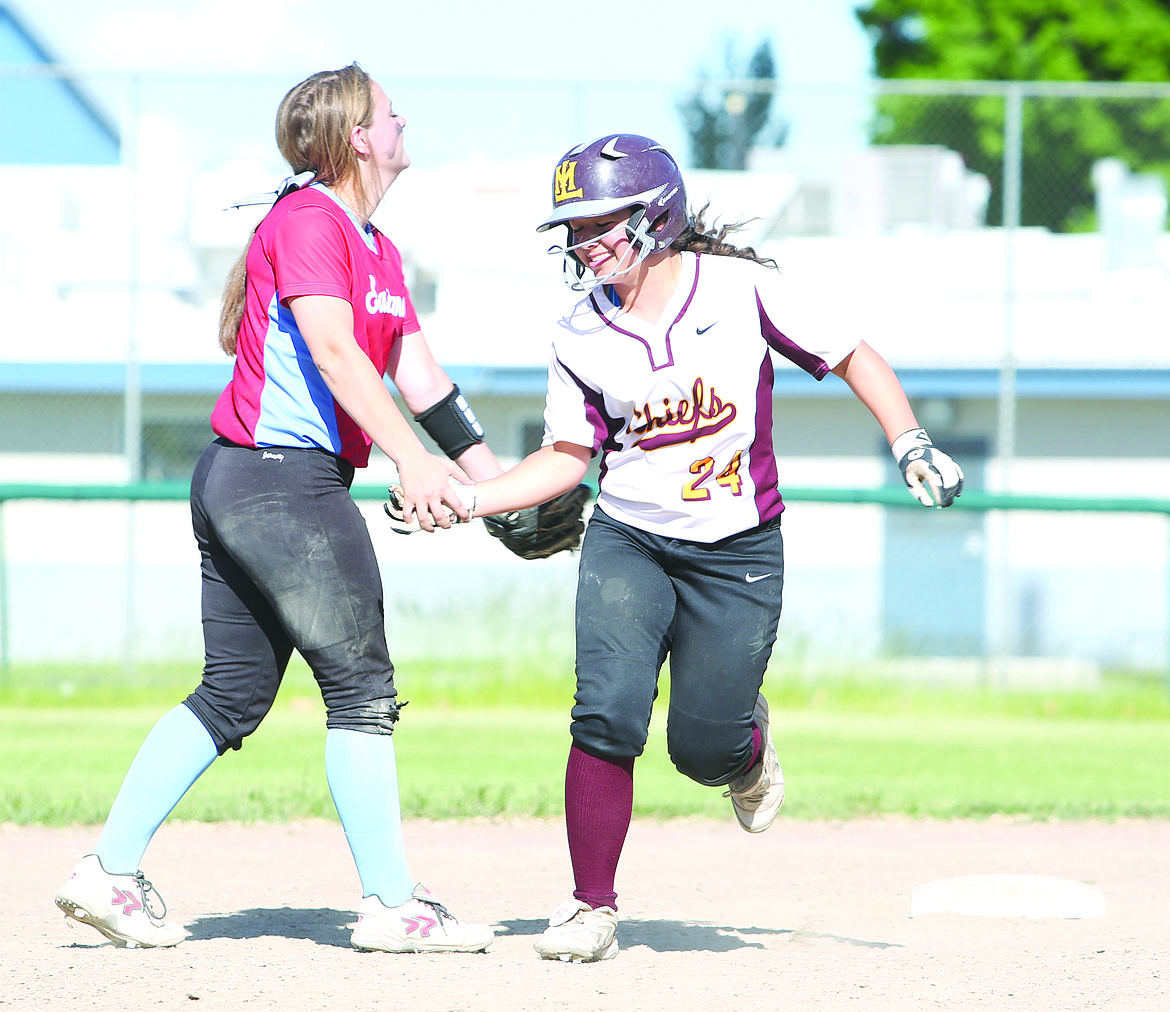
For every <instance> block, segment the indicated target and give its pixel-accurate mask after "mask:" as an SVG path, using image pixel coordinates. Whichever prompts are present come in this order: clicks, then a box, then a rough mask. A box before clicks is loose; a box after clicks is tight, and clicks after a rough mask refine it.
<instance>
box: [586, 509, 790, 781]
mask: <svg viewBox="0 0 1170 1012" xmlns="http://www.w3.org/2000/svg"><path fill="white" fill-rule="evenodd" d="M783 584H784V545H783V539H782V537H781V533H780V519H779V517H777V518H776V519H774V520H771V521H768V522H767V523H765V524H763V525H762V526H760V527H756V528H753V529H752V530H748V531H744V532H743V533H741V534H736V535H733V536H732V537H729V538H725V539H723V540H722V541H717V542H714V543H712V544H702V543H699V542H694V541H682V540H679V539H676V538H666V537H662V536H661V535H656V534H650V533H647V532H646V531H641V530H637V529H635V528H633V527H630V526H628V525H626V524H623V523H620V522H618V521H616V520H614V519H612V518H611V517H608V516H606V514H604V513H603V512H601V510H600V509H597V510H595V511H594V513H593V516H592V519H591V520H590V523H589V527H588V529H587V530H586V532H585V539H584V542H583V543H582V547H581V561H580V571H579V575H578V580H577V606H576V621H577V693H576V697H575V698H576V704H575V705H574V707H573V723H572V729H571V730H572V735H573V741H574V743H575V744H576V745H577V746H578V747H579V748H581V749H583V750H584V751H585V752H588V753H590V754H592V755H596V756H600V757H602V758H624V757H629V756H637V755H641V754H642V750H643V748H644V747H645V744H646V736H647V731H648V728H649V724H650V712H651V707H652V706H653V703H654V700H655V698H656V696H657V694H658V688H657V686H658V673H659V670H660V669H661V667H662V664H663V663H664V661H665V660H666V658H667V656H668V655H669V657H670V706H669V709H668V711H667V725H666V736H667V747H668V749H669V752H670V758H671V761H672V762H673V763H674V765H675V767H676V768H677V769H678V770H679V772H681V773H683V774H685V775H686V776H688V777H690V778H691V779H692V780H695V781H697V782H698V783H701V784H706V785H708V786H715V785H719V784H726V783H727V782H728V781H730V780H731V779H732V778H733V777H735V776H738V775H739V774H740V773H742V772H743V770H744V768H745V767H746V766H747V764H748V762H749V761H750V760H751V755H752V733H751V726H752V711H753V709H754V708H755V704H756V696H757V694H758V693H759V690H760V686H761V684H762V683H763V679H764V670H765V668H766V667H767V664H768V658H769V656H770V655H771V653H772V646H773V644H774V643H775V641H776V628H777V625H778V623H779V621H780V606H781V600H782V597H783Z"/></svg>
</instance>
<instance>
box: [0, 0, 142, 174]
mask: <svg viewBox="0 0 1170 1012" xmlns="http://www.w3.org/2000/svg"><path fill="white" fill-rule="evenodd" d="M0 108H2V109H3V110H4V130H3V131H0V164H2V165H117V164H118V163H119V162H120V161H121V138H120V136H119V133H118V130H117V128H116V127H115V125H114V124H113V123H112V122H111V121H110V119H109V118H108V117H107V116H106V115H105V114H104V113H103V112H102V111H101V110H100V109H99V108H98V106H97V104H96V103H95V102H94V100H93V99H91V98H90V97H89V96H88V95H87V94H86V93H85V90H84V88H83V86H82V85H81V84H79V83H78V81H77V80H76V79H75V78H74V77H71V76H68V75H67V74H66V73H65V72H63V71H62V70H60V69H59V68H58V61H57V60H56V58H55V57H54V56H53V54H52V53H51V52H50V51H49V50H48V49H47V48H46V47H45V46H44V45H43V44H42V43H41V42H40V41H39V40H38V39H37V38H36V36H35V35H34V34H33V32H32V31H31V30H30V29H29V27H28V26H27V25H26V24H25V23H24V22H23V21H22V20H21V18H20V17H19V15H18V14H16V13H15V12H14V11H13V10H12V9H11V7H9V6H8V5H6V4H0Z"/></svg>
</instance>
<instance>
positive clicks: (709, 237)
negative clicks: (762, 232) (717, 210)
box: [670, 204, 776, 267]
mask: <svg viewBox="0 0 1170 1012" xmlns="http://www.w3.org/2000/svg"><path fill="white" fill-rule="evenodd" d="M710 206H711V205H710V204H704V205H703V206H702V207H701V208H700V209H699V210H698V211H697V212H696V213H695V214H694V215H693V217H692V218H691V222H690V224H689V225H688V226H687V227H686V228H685V229H683V232H682V235H680V236H679V237H678V238H677V239H675V241H674V242H672V243H671V244H670V246H671V249H676V250H684V251H686V252H689V253H709V254H711V255H712V256H719V257H740V258H741V259H743V260H752V261H754V262H755V263H758V264H762V265H763V266H765V267H776V261H775V260H773V259H772V258H771V257H763V256H760V254H758V253H757V252H756V251H755V250H754V249H752V247H751V246H735V245H733V244H732V243H729V242H728V241H727V237H728V236H729V235H731V234H732V233H733V232H739V231H741V230H742V229H743V228H745V227H746V226H747V224H748V222H736V223H733V224H727V225H721V226H719V227H718V228H717V229H715V228H709V227H708V226H707V224H706V222H705V221H704V216H705V215H706V213H707V210H708V208H709V207H710Z"/></svg>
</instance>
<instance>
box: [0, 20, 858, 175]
mask: <svg viewBox="0 0 1170 1012" xmlns="http://www.w3.org/2000/svg"><path fill="white" fill-rule="evenodd" d="M855 4H856V0H812V2H809V0H746V2H745V0H739V2H737V3H734V4H722V5H720V4H711V3H710V2H709V0H665V2H654V3H651V2H648V0H625V2H623V3H621V4H618V5H612V7H611V5H602V4H584V3H572V4H561V3H557V2H555V0H553V2H550V0H515V2H512V3H490V2H485V0H438V2H434V3H421V2H419V0H410V2H396V0H389V2H386V0H383V2H377V3H369V2H366V0H358V2H351V3H348V4H341V5H335V6H333V7H331V8H329V10H328V13H327V14H326V13H322V10H323V8H322V6H321V5H320V4H318V3H314V2H310V0H101V2H100V3H95V2H94V0H10V6H11V7H12V8H13V9H14V10H16V11H17V12H18V13H19V14H20V16H22V17H23V18H24V20H25V21H26V22H27V23H28V24H29V25H30V26H31V27H32V28H33V29H34V31H35V32H36V34H37V35H38V36H39V37H40V39H41V40H42V42H43V43H45V44H46V46H47V47H48V48H49V49H50V50H52V51H54V52H55V53H57V54H58V55H59V56H60V57H61V58H62V59H63V60H64V61H67V62H69V63H72V64H74V65H76V66H79V67H81V68H86V69H91V70H96V71H113V70H132V71H142V72H153V73H165V74H167V75H172V76H173V75H175V74H176V73H180V74H196V75H197V74H201V73H203V72H209V71H214V72H215V73H217V74H221V75H222V74H230V75H249V78H250V84H249V87H248V88H246V89H244V93H246V95H247V96H248V97H247V99H242V98H241V93H238V92H234V91H227V92H223V91H220V90H219V89H218V88H210V89H209V88H205V87H200V86H199V85H197V84H196V83H194V82H193V81H192V80H191V79H188V80H187V82H186V83H185V84H183V85H182V86H181V87H180V85H179V84H177V83H176V84H175V86H174V88H173V89H172V90H169V91H168V92H166V94H165V95H160V94H159V93H157V92H151V93H150V96H149V97H148V98H147V99H146V102H147V103H148V104H149V105H150V108H149V109H148V112H149V114H150V116H151V117H157V118H158V120H159V121H160V122H162V123H163V124H164V126H163V129H162V131H161V133H160V135H159V139H160V142H166V141H168V140H176V143H180V146H181V147H182V149H183V151H184V152H186V154H187V155H188V156H189V157H190V158H192V159H194V160H196V161H207V160H208V159H209V158H212V157H213V156H212V155H210V154H209V151H211V150H214V151H215V156H214V158H221V159H222V158H227V157H230V156H239V157H246V156H247V155H248V154H252V153H254V151H255V150H258V149H259V148H261V147H265V146H267V147H268V148H271V147H272V144H271V123H272V116H273V114H274V112H275V104H276V102H277V101H278V100H279V97H280V94H282V93H283V90H284V89H286V88H287V87H288V86H289V85H291V84H293V83H295V82H296V81H297V80H299V79H301V78H302V77H304V76H305V75H306V74H308V73H311V72H312V71H315V70H320V69H324V68H328V67H336V66H341V65H343V64H345V63H348V62H350V61H351V60H358V61H359V62H360V63H361V64H362V65H363V66H364V67H365V68H366V69H367V70H369V71H370V73H371V74H372V75H373V76H374V77H375V78H376V79H378V80H379V82H380V83H382V84H383V86H384V87H385V88H386V90H387V92H388V93H389V94H390V96H391V98H392V99H393V100H394V101H395V104H396V106H397V107H398V108H399V109H400V111H402V112H404V113H405V115H406V116H407V121H408V137H409V138H410V150H411V153H412V157H413V158H414V161H415V164H416V165H417V164H430V165H440V164H444V163H447V162H450V161H457V160H461V159H465V158H467V157H470V156H472V155H474V154H477V153H481V154H485V155H487V156H489V157H493V158H510V157H533V156H537V155H541V156H543V157H552V158H555V157H556V155H557V154H559V153H560V151H561V150H563V149H564V148H565V147H567V146H568V145H569V144H571V143H575V142H577V141H578V140H583V139H587V138H588V137H592V136H594V135H596V134H598V133H603V132H607V131H609V130H629V131H636V132H640V133H646V134H650V135H651V136H655V137H656V138H657V139H658V140H660V141H662V142H663V143H665V144H667V145H668V146H672V147H675V148H676V149H681V148H683V147H684V146H685V133H684V132H683V129H682V124H681V119H680V117H679V116H678V114H677V110H676V106H677V100H678V89H679V88H680V87H681V86H682V85H684V84H685V83H686V82H688V81H690V80H693V79H694V78H695V77H696V76H697V75H699V74H700V73H701V72H703V71H706V72H707V74H708V75H718V74H720V73H722V72H723V71H724V61H723V55H724V50H725V48H726V47H727V46H729V45H730V46H732V47H733V49H734V50H735V51H736V52H737V53H738V54H739V56H740V60H741V63H742V62H746V58H747V55H748V54H749V53H750V52H751V50H752V49H753V48H754V47H755V46H756V45H757V44H758V43H759V42H760V41H761V40H762V39H764V38H770V39H771V41H772V44H773V49H774V53H775V55H776V57H777V61H778V65H779V79H780V82H781V85H782V89H783V90H782V93H781V98H780V102H779V104H778V112H779V114H780V115H781V116H783V118H784V119H785V120H786V121H787V122H788V123H789V125H790V135H789V140H790V143H791V144H792V145H794V146H796V145H810V144H826V143H827V144H833V145H837V146H841V145H848V144H851V143H852V142H853V141H854V140H855V139H856V138H857V137H858V136H859V123H860V119H861V117H862V116H863V115H864V111H863V109H862V108H861V107H859V105H858V103H857V101H856V99H852V100H844V101H843V100H842V99H840V98H837V99H832V98H826V97H825V95H824V94H823V92H825V91H826V90H828V91H832V90H833V88H831V87H829V86H837V85H849V84H856V83H858V82H862V81H864V80H865V79H866V78H867V77H868V74H869V68H870V51H869V47H868V44H867V40H866V38H865V35H864V32H863V30H862V29H861V27H860V25H859V24H858V23H857V21H856V19H855V17H854V16H853V13H852V9H853V7H854V6H855ZM604 8H610V9H616V10H617V11H620V15H618V16H614V15H610V16H609V17H608V19H606V20H603V19H602V16H601V15H599V14H598V13H596V12H597V11H599V10H601V9H604ZM721 8H722V9H721ZM715 11H718V13H715ZM255 75H262V76H263V77H262V79H261V78H257V77H256V76H255ZM818 86H819V87H818ZM103 89H104V93H103ZM96 90H97V92H98V93H99V97H104V99H105V101H106V102H107V103H108V104H109V105H111V106H114V107H118V106H120V105H123V104H124V103H125V101H126V97H125V93H124V91H123V90H119V89H118V88H117V87H116V86H115V85H113V84H110V83H108V81H105V82H104V81H103V80H102V79H100V78H99V80H98V83H97V85H96ZM167 96H169V97H167ZM152 122H154V120H153V119H152ZM168 126H169V129H173V130H174V132H175V133H174V135H173V136H172V135H170V134H168V132H167V129H168ZM148 133H149V131H148ZM180 135H181V141H180V140H179V138H180ZM152 136H153V135H152ZM679 153H680V154H683V152H682V151H681V150H679Z"/></svg>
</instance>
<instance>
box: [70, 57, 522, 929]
mask: <svg viewBox="0 0 1170 1012" xmlns="http://www.w3.org/2000/svg"><path fill="white" fill-rule="evenodd" d="M404 127H405V120H404V119H403V118H402V117H401V116H400V115H397V114H395V112H394V110H393V107H392V105H391V103H390V100H389V98H387V96H386V94H385V92H383V91H382V89H381V88H380V87H379V86H378V85H377V83H375V82H374V81H372V80H371V79H370V78H369V76H368V75H367V74H366V73H365V71H363V70H362V69H361V68H360V67H358V66H357V65H356V64H354V65H351V66H349V67H345V68H343V69H342V70H339V71H326V72H323V73H320V74H314V75H313V76H312V77H310V78H308V79H307V80H305V81H303V82H301V83H300V84H299V85H297V86H296V87H294V88H293V89H292V90H291V91H289V93H288V94H287V95H286V96H285V98H284V100H283V102H282V103H281V106H280V111H279V112H278V114H277V141H278V143H279V146H280V150H281V153H282V154H283V155H284V156H285V158H286V159H287V161H288V162H289V164H290V165H291V166H292V168H293V171H294V172H296V173H298V176H297V177H296V178H295V179H294V180H291V181H289V182H288V185H286V186H285V187H283V188H282V190H281V191H280V193H279V194H278V195H277V196H276V201H275V203H274V205H273V207H272V209H271V210H270V211H268V213H267V214H266V215H265V217H264V219H263V221H261V223H260V224H259V225H258V226H257V228H256V231H255V233H254V234H253V237H252V240H251V242H250V243H249V245H248V248H247V250H246V251H245V255H244V257H241V260H240V262H239V263H238V264H237V266H236V269H235V270H233V272H232V274H231V276H230V277H229V279H228V284H227V287H226V289H225V297H224V312H223V318H222V323H221V330H220V343H221V345H222V346H223V347H224V350H225V351H227V352H228V353H229V354H231V355H234V356H235V368H234V371H233V374H232V379H231V382H230V383H229V384H228V386H227V388H226V389H225V390H224V392H223V395H222V396H221V397H220V399H219V401H218V403H217V404H216V406H215V410H214V412H213V413H212V428H213V429H214V431H215V432H216V433H217V435H218V438H217V439H216V440H215V441H214V442H213V443H212V444H211V446H209V447H208V448H207V450H206V451H205V452H204V454H203V456H202V458H201V459H200V461H199V463H198V465H197V466H196V468H195V472H194V475H193V476H192V481H191V516H192V521H193V526H194V530H195V538H196V541H197V543H198V545H199V549H200V554H201V557H202V577H203V631H204V640H205V648H206V651H205V663H204V670H203V678H202V680H201V683H200V685H199V687H198V688H197V689H196V690H195V691H194V692H192V693H191V695H189V696H188V697H187V699H186V700H185V701H184V702H183V703H182V704H180V705H179V706H176V707H175V708H174V709H172V710H171V711H170V712H169V713H167V714H165V715H164V716H163V717H162V718H161V719H160V720H159V722H158V723H157V724H156V725H155V727H154V728H153V730H152V731H151V732H150V734H149V735H148V736H147V738H146V740H145V741H144V742H143V744H142V746H141V748H140V749H139V751H138V755H137V756H136V758H135V760H134V762H133V764H132V765H131V767H130V770H129V772H128V773H127V774H126V778H125V780H124V781H123V783H122V787H121V790H120V791H119V792H118V796H117V798H116V799H115V801H114V804H113V807H112V808H111V810H110V814H109V817H108V818H107V820H106V823H105V826H104V827H103V829H102V832H101V836H100V837H99V839H98V841H97V844H96V845H95V847H94V851H93V853H91V854H87V855H86V856H85V857H83V858H82V860H81V862H80V863H79V864H78V865H77V867H76V869H75V870H74V872H73V875H72V876H71V877H70V879H69V881H68V882H67V883H66V884H65V885H64V886H62V887H61V889H60V890H59V891H58V892H57V895H56V903H57V905H58V906H59V907H60V908H61V909H62V910H63V911H64V912H65V914H66V915H67V916H68V917H70V918H73V919H74V920H76V921H79V922H81V923H83V924H89V925H91V926H92V927H94V928H96V929H97V930H98V931H99V932H101V933H102V934H103V935H105V936H106V937H107V938H109V939H111V940H112V941H113V942H115V943H116V944H118V945H129V946H143V947H149V946H171V945H176V944H178V943H179V942H180V941H181V940H182V939H183V937H184V932H183V929H182V927H181V926H180V925H178V924H177V923H174V922H170V921H167V920H165V919H164V918H165V914H166V907H165V906H164V905H162V904H161V901H159V900H158V894H157V893H156V892H155V891H154V889H153V887H152V886H151V884H150V883H149V882H148V881H147V880H146V879H145V878H144V876H143V874H142V872H141V871H140V870H139V862H140V861H141V859H142V856H143V853H144V851H145V850H146V847H147V845H148V844H149V843H150V840H151V839H152V837H153V836H154V833H155V832H156V831H157V830H158V828H159V826H160V825H161V824H162V822H163V820H164V819H165V818H166V817H167V815H168V814H169V813H170V811H171V810H172V809H173V808H174V806H175V805H176V804H177V803H178V801H179V799H180V798H182V796H183V795H184V793H186V791H187V789H188V788H189V787H190V786H191V785H192V784H193V783H194V782H195V781H196V780H197V779H198V778H199V776H201V775H202V773H203V772H204V771H205V770H206V769H207V767H208V766H210V765H211V763H212V762H213V761H214V760H215V758H216V757H217V756H220V755H223V754H224V753H225V752H227V751H228V750H230V749H238V748H240V746H241V744H242V743H243V741H244V739H245V738H246V737H247V736H248V735H249V734H251V733H252V732H253V731H254V730H255V729H256V728H257V726H258V725H259V724H260V722H261V720H263V718H264V716H265V714H266V713H267V712H268V710H269V707H271V705H272V703H273V701H274V700H275V698H276V693H277V690H278V688H279V687H280V683H281V679H282V678H283V676H284V672H285V667H286V665H287V664H288V661H289V658H290V656H291V654H292V651H293V650H296V651H298V652H299V653H300V654H301V655H302V656H303V657H304V659H305V660H306V662H307V663H308V664H309V666H310V668H311V669H312V671H313V675H314V677H315V679H316V680H317V683H318V686H319V687H320V690H321V695H322V698H323V700H324V702H325V709H326V717H325V724H326V728H327V730H326V734H325V773H326V778H327V780H328V782H329V789H330V793H331V795H332V797H333V801H334V804H335V806H336V808H337V812H338V815H339V817H340V819H341V824H342V828H343V829H344V831H345V834H346V838H347V840H348V841H349V845H350V850H351V852H352V854H353V858H354V863H355V865H356V866H357V872H358V878H359V879H360V881H361V886H362V901H361V906H360V914H359V918H358V925H357V927H356V928H355V929H354V931H353V933H352V936H351V942H352V944H353V945H354V946H355V947H356V948H359V949H365V950H383V951H388V952H476V951H481V950H483V949H485V948H486V947H487V946H488V945H489V944H490V943H491V941H492V937H493V933H492V929H491V928H490V927H489V926H487V925H483V924H465V923H463V922H461V921H459V920H458V919H457V918H455V917H454V916H452V915H451V914H450V912H449V911H447V910H446V908H444V907H443V906H442V904H440V903H439V902H438V900H437V899H436V898H435V897H434V896H433V895H432V894H431V893H429V892H428V891H427V890H426V889H424V888H422V887H421V886H418V885H416V884H415V883H414V881H413V879H412V878H411V877H410V873H409V869H408V865H407V861H406V856H405V852H404V847H403V841H402V826H401V820H400V814H399V798H398V783H397V774H396V767H395V755H394V746H393V739H392V737H391V734H392V732H393V730H394V725H395V722H396V721H397V720H398V716H399V704H398V702H397V692H396V689H395V685H394V666H393V664H392V663H391V661H390V656H389V651H388V648H387V644H386V633H385V628H384V617H383V600H382V585H381V578H380V575H379V570H378V564H377V559H376V558H375V556H374V549H373V545H372V543H371V541H370V536H369V532H368V531H367V529H366V524H365V521H364V519H363V518H362V515H361V513H360V512H359V511H358V508H357V506H356V504H355V503H354V501H353V499H352V498H351V496H350V494H349V488H350V483H351V482H352V481H353V477H354V470H355V468H357V467H364V466H365V465H366V462H367V459H368V457H369V453H370V446H371V444H372V443H377V444H378V446H379V447H380V448H381V449H382V450H384V451H385V452H386V454H387V455H388V456H390V457H391V458H392V459H393V460H394V461H395V462H396V464H397V465H398V470H399V474H400V476H401V480H402V486H403V498H404V500H405V511H406V513H407V515H409V516H410V517H411V518H416V517H417V519H418V522H419V524H420V526H422V527H423V528H425V529H426V530H428V531H429V530H433V529H434V526H435V525H438V526H441V527H447V526H449V525H450V522H451V518H452V512H449V511H453V513H454V515H456V516H464V515H466V511H465V510H464V509H463V506H462V505H461V503H460V501H459V499H458V497H457V496H455V495H454V493H453V491H452V489H451V487H450V480H451V478H452V477H455V478H458V479H460V480H467V478H468V477H471V478H475V477H481V478H483V477H489V476H491V475H494V474H499V472H500V467H499V464H498V463H497V461H496V459H495V456H494V455H493V454H492V452H491V451H490V450H489V449H488V447H487V445H486V444H484V443H483V440H482V436H483V431H482V429H481V428H480V427H479V424H478V422H476V421H475V416H474V415H473V414H472V413H471V411H470V408H469V407H468V406H467V404H466V402H465V401H464V400H463V398H462V397H461V396H460V394H459V391H458V388H456V387H455V386H454V384H452V382H451V380H450V378H449V377H448V376H447V374H446V373H445V372H444V371H443V369H442V368H440V366H439V365H438V363H436V361H435V360H434V358H433V357H432V355H431V352H430V350H429V349H428V347H427V343H426V341H425V339H424V338H423V335H422V332H421V330H420V329H419V325H418V320H417V318H416V317H415V313H414V310H413V308H412V307H411V304H410V296H409V293H408V292H407V289H406V283H405V280H404V278H403V275H402V261H401V258H400V257H399V255H398V251H397V250H396V249H395V248H394V245H393V244H392V243H391V242H390V241H389V239H387V238H386V236H384V235H382V233H381V232H379V231H378V229H376V228H375V227H374V226H373V225H371V224H370V220H369V219H370V215H371V214H372V213H373V211H374V208H375V207H377V205H378V203H379V202H380V201H381V199H382V197H383V195H384V194H385V192H386V190H387V188H388V187H389V186H390V184H391V183H392V182H393V181H394V180H395V179H396V178H397V177H398V174H399V173H400V172H401V171H402V170H403V169H405V168H406V167H407V166H408V165H409V164H410V160H409V158H408V157H407V155H406V152H405V149H404V148H403V141H402V133H403V129H404ZM271 201H272V197H271V196H270V197H269V198H268V202H271ZM383 374H385V375H388V376H390V377H391V378H392V379H393V380H394V383H395V385H396V386H397V387H398V390H399V392H400V393H401V394H402V397H403V400H404V401H405V402H406V404H407V405H408V406H409V407H410V409H411V410H412V411H414V412H417V414H416V416H415V417H416V418H417V419H418V420H419V421H420V423H421V424H422V426H423V428H424V429H425V430H426V431H427V433H428V434H429V435H430V436H431V437H432V438H433V439H434V440H435V442H436V443H437V444H438V446H439V448H440V449H442V450H443V451H444V452H445V453H446V455H447V457H448V458H451V459H445V458H443V457H439V456H437V455H434V454H431V453H429V452H428V451H427V450H426V449H425V448H424V446H423V444H422V443H421V442H420V441H419V439H418V438H417V437H416V436H415V434H414V431H413V430H412V428H411V427H410V425H409V424H408V423H407V421H406V420H405V419H404V418H403V417H402V415H401V413H400V412H399V409H398V407H397V406H396V405H395V403H394V400H393V398H392V397H391V395H390V392H389V390H387V388H386V386H385V384H384V382H383V379H382V376H383Z"/></svg>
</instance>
